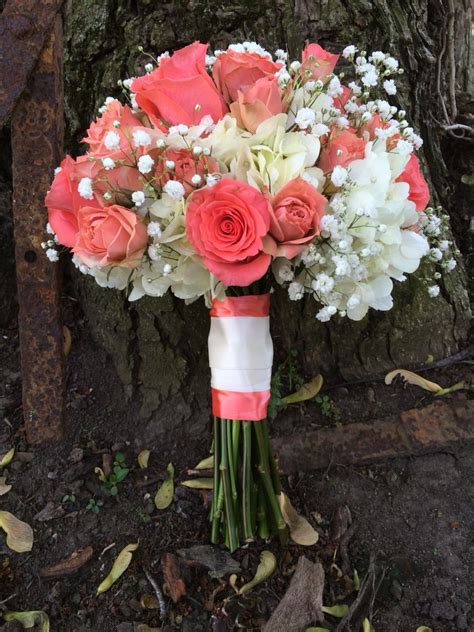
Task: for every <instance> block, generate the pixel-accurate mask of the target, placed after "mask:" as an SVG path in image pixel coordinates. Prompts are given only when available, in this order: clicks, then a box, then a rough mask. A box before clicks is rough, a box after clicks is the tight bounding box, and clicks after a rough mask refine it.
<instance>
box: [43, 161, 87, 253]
mask: <svg viewBox="0 0 474 632" xmlns="http://www.w3.org/2000/svg"><path fill="white" fill-rule="evenodd" d="M82 168H83V169H85V170H86V172H85V173H84V175H85V176H89V175H90V174H89V172H90V169H91V163H90V162H89V161H88V159H87V156H79V158H78V159H77V162H76V161H75V160H73V159H72V158H71V156H66V158H65V159H64V160H63V161H62V163H61V167H60V170H59V171H58V172H57V173H56V175H55V177H54V180H53V183H52V184H51V188H50V190H49V191H48V193H47V194H46V198H45V205H46V207H47V209H48V221H49V223H50V224H51V227H52V229H53V230H54V232H55V233H56V236H57V238H58V240H59V243H60V244H62V245H63V246H67V247H68V248H72V246H74V244H75V243H76V238H77V233H78V230H79V224H78V211H79V208H80V206H81V205H84V204H88V205H89V206H91V207H92V206H97V207H98V206H99V204H98V202H97V200H96V198H95V197H94V199H92V200H86V199H84V198H82V197H81V196H80V195H79V192H78V190H77V185H78V182H79V180H80V179H81V177H83V176H82V175H78V170H80V169H82Z"/></svg>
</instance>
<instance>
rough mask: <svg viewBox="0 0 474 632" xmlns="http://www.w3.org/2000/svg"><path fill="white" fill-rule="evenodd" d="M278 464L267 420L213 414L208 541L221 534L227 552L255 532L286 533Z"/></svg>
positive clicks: (219, 537)
mask: <svg viewBox="0 0 474 632" xmlns="http://www.w3.org/2000/svg"><path fill="white" fill-rule="evenodd" d="M280 492H281V486H280V479H279V475H278V468H277V465H276V462H275V459H274V457H273V454H272V452H271V449H270V442H269V436H268V426H267V422H266V420H261V421H239V420H231V419H219V418H217V417H214V497H213V502H212V508H211V523H212V531H211V541H212V542H213V544H217V543H219V541H220V540H221V538H222V539H223V540H224V542H225V544H226V545H227V546H228V547H229V548H230V550H231V551H233V550H235V549H236V548H238V547H239V546H240V543H241V539H243V541H244V542H252V541H253V540H254V539H255V537H256V536H257V535H258V536H259V537H261V538H264V539H267V538H268V537H269V536H270V535H271V534H272V533H277V532H279V534H280V538H282V539H284V538H285V537H286V535H285V534H286V531H285V522H284V520H283V516H282V514H281V511H280V506H279V503H278V495H279V493H280Z"/></svg>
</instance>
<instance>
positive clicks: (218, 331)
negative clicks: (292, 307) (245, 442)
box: [209, 294, 273, 421]
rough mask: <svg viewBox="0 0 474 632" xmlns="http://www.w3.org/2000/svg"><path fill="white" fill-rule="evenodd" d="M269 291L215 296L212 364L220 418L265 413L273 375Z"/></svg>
mask: <svg viewBox="0 0 474 632" xmlns="http://www.w3.org/2000/svg"><path fill="white" fill-rule="evenodd" d="M269 313H270V294H259V295H252V296H227V297H226V298H225V299H224V300H223V301H219V300H217V299H214V301H213V303H212V308H211V310H210V316H211V329H210V332H209V365H210V367H211V390H212V413H213V415H215V416H216V417H220V418H221V419H241V420H243V421H258V420H260V419H265V417H266V416H267V408H268V402H269V400H270V383H271V377H272V363H273V342H272V339H271V336H270V316H269Z"/></svg>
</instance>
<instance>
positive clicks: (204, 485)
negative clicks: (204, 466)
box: [181, 478, 214, 489]
mask: <svg viewBox="0 0 474 632" xmlns="http://www.w3.org/2000/svg"><path fill="white" fill-rule="evenodd" d="M181 485H184V487H189V488H190V489H214V479H212V478H192V479H191V480H189V481H183V482H182V483H181Z"/></svg>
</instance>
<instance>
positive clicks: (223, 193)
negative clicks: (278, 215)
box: [186, 178, 271, 286]
mask: <svg viewBox="0 0 474 632" xmlns="http://www.w3.org/2000/svg"><path fill="white" fill-rule="evenodd" d="M269 227H270V204H269V202H268V199H267V198H266V197H265V196H264V195H263V194H262V193H260V192H259V191H257V190H256V189H254V188H253V187H252V186H250V185H249V184H247V183H245V182H239V181H237V180H231V179H230V178H223V179H222V180H221V181H220V182H218V183H217V184H215V185H214V186H213V187H210V188H209V187H208V188H204V189H200V190H199V191H196V192H195V193H193V194H192V195H191V196H190V198H189V203H188V208H187V211H186V234H187V236H188V239H189V241H190V242H191V244H192V245H193V246H194V248H195V250H196V252H197V253H198V254H199V255H201V256H202V257H203V258H204V263H205V265H206V267H207V269H208V270H209V271H210V272H212V274H214V275H215V276H216V277H217V278H218V279H220V280H221V281H222V283H224V284H225V285H227V286H229V285H239V286H246V285H249V284H250V283H253V282H254V281H257V280H258V279H260V278H261V277H262V276H263V275H264V274H265V272H266V271H267V270H268V266H269V265H270V260H271V257H270V255H269V254H266V253H264V252H263V246H264V238H265V236H266V235H267V233H268V229H269Z"/></svg>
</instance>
